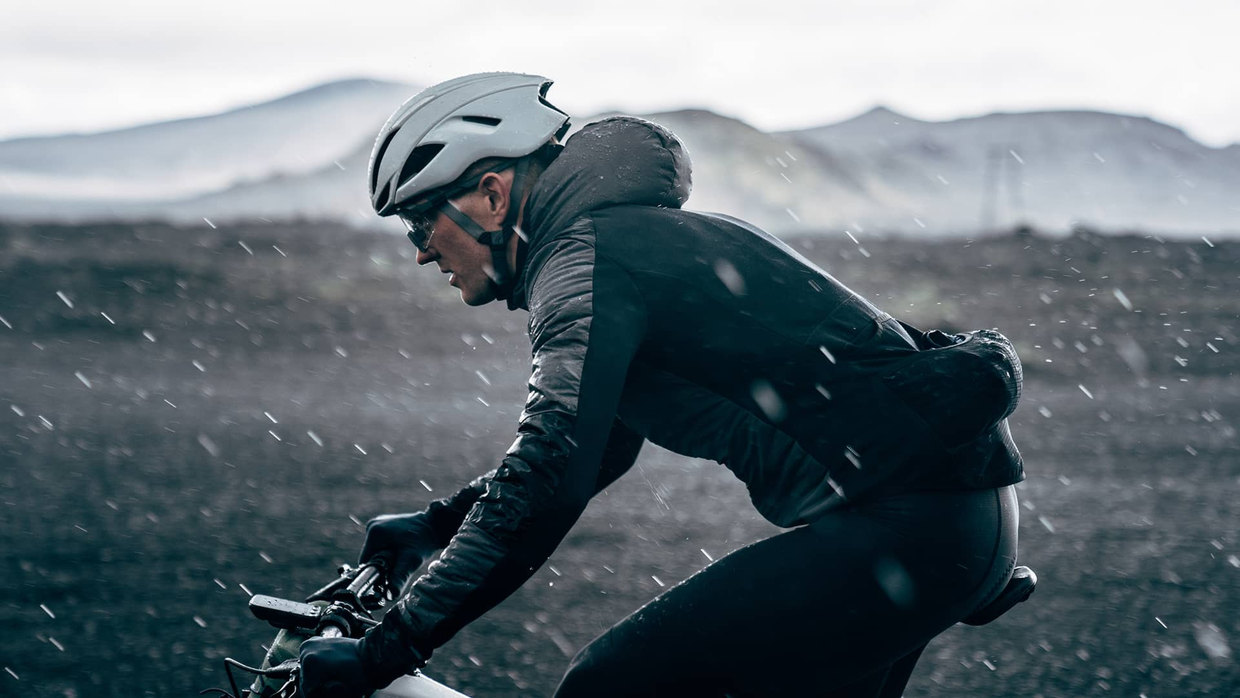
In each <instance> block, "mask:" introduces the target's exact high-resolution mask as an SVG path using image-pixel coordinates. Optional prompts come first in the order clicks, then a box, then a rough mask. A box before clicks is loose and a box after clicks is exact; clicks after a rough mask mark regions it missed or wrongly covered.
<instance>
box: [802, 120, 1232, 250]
mask: <svg viewBox="0 0 1240 698" xmlns="http://www.w3.org/2000/svg"><path fill="white" fill-rule="evenodd" d="M785 135H787V136H789V137H791V138H793V139H794V140H796V141H797V142H799V143H801V144H803V145H805V146H806V147H810V148H816V149H818V150H820V151H821V152H824V153H830V154H832V155H833V156H834V157H836V158H838V159H839V160H840V161H841V162H842V163H843V164H844V166H845V167H847V168H848V170H849V171H851V172H853V173H855V174H856V176H857V177H859V178H860V179H861V183H862V184H863V185H864V186H868V187H874V188H882V189H883V190H886V191H889V192H893V193H898V194H899V198H898V199H894V198H893V199H891V200H890V201H891V203H892V204H894V205H893V207H892V208H891V209H890V213H891V216H890V217H886V218H885V217H883V216H875V218H874V221H875V222H876V223H877V224H878V225H884V224H886V225H893V224H896V223H898V222H899V219H900V217H904V218H905V219H906V220H907V219H909V218H912V217H917V218H918V220H920V221H921V222H922V223H924V224H925V225H926V226H927V227H930V228H934V229H942V228H978V227H984V226H995V225H1010V224H1012V223H1015V222H1026V223H1029V224H1031V225H1034V226H1036V227H1041V228H1047V229H1052V230H1064V229H1067V228H1069V227H1071V226H1072V225H1074V224H1079V223H1084V224H1090V225H1094V226H1102V227H1107V228H1112V229H1115V228H1137V229H1145V230H1161V231H1169V232H1176V231H1180V232H1207V231H1210V232H1214V231H1232V232H1240V146H1237V145H1233V146H1230V147H1228V148H1221V149H1215V148H1210V147H1208V146H1205V145H1202V144H1200V143H1198V142H1197V141H1194V140H1193V139H1192V138H1190V137H1189V136H1188V135H1186V134H1185V133H1184V132H1183V131H1181V130H1180V129H1178V128H1175V127H1173V126H1169V125H1167V124H1163V123H1159V122H1157V121H1154V120H1152V119H1148V118H1145V117H1138V116H1125V115H1121V114H1108V113H1103V112H1089V111H1049V112H1027V113H1012V114H1007V113H998V114H990V115H987V116H979V117H973V118H966V119H957V120H954V121H943V122H932V121H920V120H918V119H914V118H910V117H907V116H903V115H901V114H898V113H896V112H893V111H891V110H889V109H886V108H882V107H879V108H875V109H873V110H871V111H869V112H866V113H865V114H862V115H860V116H857V117H855V118H852V119H849V120H847V121H843V122H840V123H838V124H832V125H829V126H822V127H818V128H813V129H807V130H804V131H796V132H791V133H788V134H785Z"/></svg>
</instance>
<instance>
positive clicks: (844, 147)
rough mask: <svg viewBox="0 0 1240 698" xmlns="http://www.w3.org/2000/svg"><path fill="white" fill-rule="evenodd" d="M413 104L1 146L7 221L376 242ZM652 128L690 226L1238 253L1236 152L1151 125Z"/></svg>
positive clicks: (1131, 121)
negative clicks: (386, 155)
mask: <svg viewBox="0 0 1240 698" xmlns="http://www.w3.org/2000/svg"><path fill="white" fill-rule="evenodd" d="M416 90H417V88H416V87H414V86H411V85H404V84H399V83H390V82H379V81H372V80H346V81H340V82H333V83H328V84H325V85H321V86H319V87H316V88H312V89H309V90H305V91H302V92H298V93H295V94H291V95H288V96H285V97H282V98H279V99H276V100H273V101H270V102H265V103H262V104H257V105H254V106H251V107H246V108H242V109H235V110H231V111H228V112H224V113H221V114H217V115H212V116H203V117H197V118H193V119H181V120H177V121H169V122H164V123H156V124H148V125H144V126H136V127H133V128H129V129H123V130H119V131H108V132H104V133H97V134H86V135H68V136H54V137H43V138H24V139H15V140H10V141H2V142H0V217H7V218H14V219H31V218H50V219H56V220H80V219H87V218H100V217H103V218H120V219H127V218H136V217H142V218H149V217H156V218H168V219H171V220H177V221H186V220H201V219H202V218H209V219H211V220H213V221H216V220H218V221H231V220H242V219H248V218H260V217H261V218H270V219H293V218H335V219H344V220H346V221H349V222H353V223H356V224H359V225H381V224H382V222H381V221H378V220H377V219H375V218H374V216H373V215H372V214H371V212H370V208H369V204H368V202H367V200H366V193H365V171H366V165H367V160H368V158H369V153H370V148H371V143H372V139H373V138H374V134H375V132H376V131H377V130H378V127H379V126H380V124H381V123H382V121H383V120H384V119H385V118H386V117H387V116H388V114H390V113H391V111H392V110H393V109H394V108H395V107H396V105H398V104H400V102H402V101H403V100H404V99H406V98H408V97H409V96H410V95H412V94H413V93H414V92H415V91H416ZM596 118H597V117H596ZM646 118H649V119H651V120H654V121H657V122H659V123H662V124H664V125H665V126H667V127H668V128H670V129H671V130H673V131H674V132H675V133H676V134H677V135H678V136H680V137H681V138H682V139H683V140H684V141H685V144H686V146H687V147H688V149H689V152H690V155H691V157H692V159H693V162H694V187H693V194H692V196H691V197H690V199H689V204H688V206H689V208H695V209H702V210H712V211H718V212H722V213H727V214H730V215H735V216H739V217H742V218H745V219H748V220H751V221H753V222H755V223H757V224H759V225H762V226H764V227H767V228H769V229H771V230H772V231H775V232H784V231H798V230H800V231H804V230H826V231H836V232H840V231H843V230H849V231H853V232H858V233H872V232H880V233H881V232H907V233H913V234H925V235H936V234H975V233H977V232H982V231H986V230H993V229H1009V228H1011V227H1012V226H1013V225H1016V224H1028V225H1031V226H1034V227H1035V228H1039V229H1043V230H1048V231H1056V232H1065V231H1067V230H1069V229H1071V228H1072V227H1074V226H1077V225H1087V226H1090V227H1093V228H1095V229H1101V230H1114V231H1124V230H1150V231H1158V232H1159V233H1161V234H1171V235H1175V234H1181V235H1193V236H1196V235H1202V234H1207V235H1214V236H1218V237H1222V236H1226V235H1240V196H1238V195H1237V194H1236V192H1240V144H1236V145H1232V146H1229V147H1226V148H1210V147H1207V146H1205V145H1202V144H1200V143H1198V142H1196V141H1194V140H1193V139H1192V138H1190V137H1189V136H1188V135H1186V134H1185V133H1184V132H1183V131H1181V130H1180V129H1177V128H1175V127H1174V126H1170V125H1167V124H1163V123H1159V122H1157V121H1153V120H1151V119H1148V118H1145V117H1139V116H1125V115H1120V114H1109V113H1103V112H1088V111H1059V112H1028V113H1011V114H1006V113H999V114H990V115H986V116H977V117H970V118H963V119H956V120H952V121H942V122H934V121H922V120H918V119H914V118H911V117H907V116H904V115H901V114H898V113H896V112H894V111H891V110H890V109H887V108H884V107H877V108H875V109H872V110H870V111H868V112H866V113H864V114H861V115H859V116H856V117H854V118H851V119H848V120H845V121H841V122H839V123H835V124H829V125H825V126H820V127H817V128H811V129H805V130H800V131H789V132H782V133H766V132H763V131H760V130H758V129H756V128H754V127H752V126H750V125H748V124H746V123H744V122H742V121H739V120H736V119H733V118H729V117H726V116H722V115H719V114H715V113H713V112H710V111H705V110H682V111H674V112H665V113H659V114H651V115H647V117H646ZM590 120H592V119H590V118H577V119H574V122H575V124H577V125H578V126H580V125H583V124H585V123H587V122H589V121H590Z"/></svg>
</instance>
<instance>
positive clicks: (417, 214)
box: [396, 162, 514, 252]
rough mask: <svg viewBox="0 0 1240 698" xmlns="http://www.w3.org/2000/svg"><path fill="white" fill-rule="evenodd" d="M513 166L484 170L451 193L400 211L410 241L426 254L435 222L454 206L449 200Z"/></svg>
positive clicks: (510, 164)
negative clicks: (444, 211) (484, 179)
mask: <svg viewBox="0 0 1240 698" xmlns="http://www.w3.org/2000/svg"><path fill="white" fill-rule="evenodd" d="M513 166H514V163H513V162H506V163H503V164H501V165H499V166H497V167H492V168H489V169H486V170H483V171H482V172H479V173H478V174H476V175H474V176H472V177H469V178H468V179H466V181H465V182H464V183H463V184H460V185H458V186H456V187H453V188H452V190H451V191H448V192H445V193H443V194H441V195H439V196H434V197H431V198H429V199H423V200H422V201H419V202H418V203H416V204H414V205H412V206H405V207H402V208H400V209H398V210H397V211H396V216H397V217H398V218H400V220H401V222H402V223H404V224H405V228H407V229H408V231H409V232H408V235H409V241H410V242H412V243H413V246H414V247H416V248H418V250H420V251H422V252H426V250H427V249H428V248H429V247H430V244H431V236H432V235H434V234H435V221H436V220H438V218H439V214H440V212H442V211H443V210H444V208H446V207H448V206H451V205H452V204H450V203H449V199H454V198H456V197H458V196H462V195H464V194H467V193H469V192H470V191H473V189H474V187H477V186H478V182H480V181H482V178H483V177H485V176H486V175H488V174H491V173H496V172H503V171H504V170H506V169H508V168H510V167H513Z"/></svg>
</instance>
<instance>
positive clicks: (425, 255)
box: [415, 247, 439, 265]
mask: <svg viewBox="0 0 1240 698" xmlns="http://www.w3.org/2000/svg"><path fill="white" fill-rule="evenodd" d="M415 259H416V260H417V262H418V264H420V265H421V264H430V263H431V262H433V261H435V260H436V259H439V253H438V252H436V251H435V248H434V247H428V248H427V249H426V250H425V251H423V250H418V256H417V257H416V258H415Z"/></svg>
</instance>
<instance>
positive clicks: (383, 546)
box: [358, 512, 440, 590]
mask: <svg viewBox="0 0 1240 698" xmlns="http://www.w3.org/2000/svg"><path fill="white" fill-rule="evenodd" d="M438 540H439V536H437V535H436V533H435V530H434V529H433V528H432V527H431V524H430V520H429V517H428V516H427V515H426V513H425V512H419V513H417V514H387V515H384V516H378V517H375V518H373V519H371V520H370V521H369V522H368V523H367V524H366V542H365V543H363V544H362V554H361V555H360V556H359V557H358V562H359V563H360V564H366V563H367V562H370V561H371V560H372V559H374V558H376V557H382V558H385V559H386V561H387V563H388V582H389V583H390V584H391V586H392V588H393V589H397V590H402V589H404V587H405V582H406V581H408V579H409V577H410V576H411V575H412V574H413V573H414V572H417V571H418V568H419V567H421V566H422V563H423V562H424V561H425V560H426V558H428V557H430V556H431V555H433V554H434V553H435V551H436V550H439V548H440V546H439V543H438Z"/></svg>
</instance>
